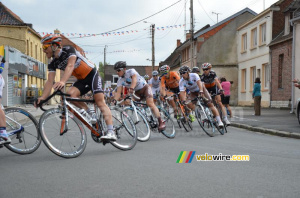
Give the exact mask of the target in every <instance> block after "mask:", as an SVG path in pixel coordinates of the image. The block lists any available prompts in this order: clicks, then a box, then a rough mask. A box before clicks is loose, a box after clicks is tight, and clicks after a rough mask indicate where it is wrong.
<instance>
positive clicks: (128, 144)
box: [101, 107, 137, 151]
mask: <svg viewBox="0 0 300 198" xmlns="http://www.w3.org/2000/svg"><path fill="white" fill-rule="evenodd" d="M110 111H111V114H112V120H113V125H114V129H115V132H116V136H117V140H116V141H111V142H110V143H111V144H112V145H113V146H114V147H116V148H118V149H120V150H123V151H127V150H131V149H133V148H134V147H135V145H136V142H137V132H136V127H135V125H134V123H133V120H132V119H131V118H130V117H129V116H128V115H127V113H126V112H124V111H123V110H122V109H120V108H118V107H111V108H110ZM101 122H102V125H103V128H104V131H107V126H106V123H105V121H104V117H103V115H102V114H101Z"/></svg>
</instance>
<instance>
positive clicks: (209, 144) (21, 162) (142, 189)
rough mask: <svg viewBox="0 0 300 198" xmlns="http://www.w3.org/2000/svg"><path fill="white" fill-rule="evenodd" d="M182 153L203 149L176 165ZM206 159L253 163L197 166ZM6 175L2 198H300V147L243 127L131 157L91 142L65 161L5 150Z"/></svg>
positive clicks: (181, 138)
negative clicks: (229, 158)
mask: <svg viewBox="0 0 300 198" xmlns="http://www.w3.org/2000/svg"><path fill="white" fill-rule="evenodd" d="M194 125H196V124H194ZM181 151H196V152H195V153H196V154H195V156H194V158H193V160H192V162H191V163H176V161H177V159H178V157H179V154H180V152H181ZM205 153H208V154H209V155H212V154H215V155H219V153H222V154H223V155H249V156H250V161H244V162H238V161H209V162H208V161H197V159H196V156H197V155H202V154H205ZM0 170H1V180H0V198H4V197H5V198H10V197H12V198H35V197H37V198H41V197H43V198H48V197H53V198H54V197H55V198H65V197H76V198H77V197H78V198H83V197H86V198H90V197H91V198H97V197H155V198H156V197H257V198H265V197H299V196H300V189H299V183H300V177H299V176H300V143H299V140H297V139H289V138H283V137H276V136H271V135H265V134H260V133H254V132H249V131H246V130H244V129H238V128H231V130H230V132H229V133H228V134H225V135H224V136H222V135H217V136H216V137H213V138H211V137H208V136H207V135H206V134H204V133H203V132H192V133H191V132H190V133H186V132H183V131H182V130H180V131H179V132H177V136H176V138H175V139H167V138H166V137H164V136H163V135H161V134H152V136H151V138H150V140H149V141H148V142H145V143H140V142H139V143H137V145H136V147H135V148H134V149H133V150H131V151H120V150H118V149H116V148H114V147H113V146H111V145H106V146H103V145H101V144H100V145H99V144H97V143H95V142H93V140H91V138H89V139H88V145H87V148H86V150H85V152H84V153H83V154H82V155H81V156H79V157H78V158H76V159H63V158H60V157H58V156H56V155H54V154H52V153H51V152H50V151H49V150H48V149H47V148H46V147H45V146H44V145H43V143H42V145H41V147H40V148H39V149H38V150H37V151H36V152H35V153H33V154H31V155H26V156H20V155H17V154H14V153H12V152H10V151H9V150H7V149H5V148H3V149H0Z"/></svg>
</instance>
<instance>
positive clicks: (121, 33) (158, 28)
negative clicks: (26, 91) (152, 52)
mask: <svg viewBox="0 0 300 198" xmlns="http://www.w3.org/2000/svg"><path fill="white" fill-rule="evenodd" d="M184 26H185V24H179V25H169V26H162V27H156V28H154V29H155V30H158V31H164V30H169V29H174V28H175V29H176V28H182V27H184ZM145 30H149V28H145V29H143V30H128V31H118V32H105V33H97V34H84V33H60V34H62V35H64V36H75V37H91V36H103V37H104V36H122V35H128V34H133V33H137V32H141V31H145ZM38 33H39V34H40V35H41V36H45V35H46V34H54V33H49V32H38Z"/></svg>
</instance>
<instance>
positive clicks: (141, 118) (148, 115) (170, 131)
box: [124, 95, 176, 141]
mask: <svg viewBox="0 0 300 198" xmlns="http://www.w3.org/2000/svg"><path fill="white" fill-rule="evenodd" d="M132 97H134V98H137V99H139V97H137V96H135V95H133V96H130V95H129V96H127V97H126V98H125V99H124V100H127V99H129V100H130V106H127V107H125V108H124V111H125V112H126V113H127V114H128V115H130V117H131V118H132V119H133V120H134V122H135V123H136V125H138V124H141V126H137V131H138V132H137V133H138V139H139V140H140V141H143V140H145V141H146V140H148V139H149V138H150V129H151V131H153V132H161V133H162V134H163V135H164V136H166V137H167V138H174V137H175V135H176V131H175V126H174V122H173V120H172V118H171V116H170V114H169V113H168V112H166V111H165V110H164V109H163V108H161V107H160V106H158V107H157V108H158V110H159V112H160V115H161V119H162V120H163V122H165V125H166V128H165V129H164V130H162V131H159V130H158V120H157V118H156V117H155V116H154V115H153V113H152V111H151V109H150V108H149V107H148V106H147V104H146V103H144V102H137V101H134V100H132Z"/></svg>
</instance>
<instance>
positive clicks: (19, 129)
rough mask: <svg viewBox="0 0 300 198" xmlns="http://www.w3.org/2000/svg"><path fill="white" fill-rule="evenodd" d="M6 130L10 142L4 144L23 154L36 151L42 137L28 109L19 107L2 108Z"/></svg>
mask: <svg viewBox="0 0 300 198" xmlns="http://www.w3.org/2000/svg"><path fill="white" fill-rule="evenodd" d="M4 113H5V117H6V131H7V133H8V135H9V136H10V138H11V143H10V144H7V145H5V147H6V148H8V149H9V150H11V151H12V152H14V153H17V154H21V155H25V154H30V153H33V152H34V151H36V150H37V149H38V148H39V146H40V145H41V142H42V139H41V136H40V134H39V131H38V122H37V120H36V119H35V117H34V116H33V115H32V114H30V113H29V112H28V111H26V110H24V109H21V108H7V109H4Z"/></svg>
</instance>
